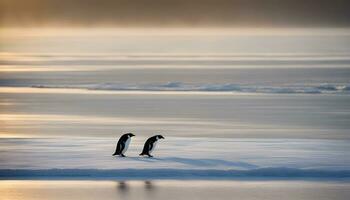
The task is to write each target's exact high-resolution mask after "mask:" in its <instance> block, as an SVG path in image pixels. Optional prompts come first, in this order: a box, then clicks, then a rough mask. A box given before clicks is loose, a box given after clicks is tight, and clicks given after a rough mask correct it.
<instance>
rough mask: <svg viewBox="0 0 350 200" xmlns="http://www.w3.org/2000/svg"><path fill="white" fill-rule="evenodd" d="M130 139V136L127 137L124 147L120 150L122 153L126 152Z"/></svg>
mask: <svg viewBox="0 0 350 200" xmlns="http://www.w3.org/2000/svg"><path fill="white" fill-rule="evenodd" d="M130 141H131V138H128V139H127V140H126V142H125V146H124V149H123V150H122V153H123V154H124V153H125V152H126V150H128V148H129V144H130Z"/></svg>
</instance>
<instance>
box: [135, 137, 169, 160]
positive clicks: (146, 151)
mask: <svg viewBox="0 0 350 200" xmlns="http://www.w3.org/2000/svg"><path fill="white" fill-rule="evenodd" d="M159 139H164V137H163V136H162V135H155V136H153V137H150V138H148V139H147V140H146V142H145V145H144V146H143V150H142V153H140V156H144V155H146V156H148V157H153V156H152V155H151V153H152V151H153V150H154V148H155V147H156V144H157V141H158V140H159Z"/></svg>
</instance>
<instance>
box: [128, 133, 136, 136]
mask: <svg viewBox="0 0 350 200" xmlns="http://www.w3.org/2000/svg"><path fill="white" fill-rule="evenodd" d="M127 135H128V136H129V137H134V136H135V135H134V134H132V133H127Z"/></svg>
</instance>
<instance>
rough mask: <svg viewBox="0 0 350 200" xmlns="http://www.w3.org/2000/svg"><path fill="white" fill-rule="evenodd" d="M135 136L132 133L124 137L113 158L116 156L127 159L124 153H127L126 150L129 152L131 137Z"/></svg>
mask: <svg viewBox="0 0 350 200" xmlns="http://www.w3.org/2000/svg"><path fill="white" fill-rule="evenodd" d="M133 136H135V135H134V134H132V133H127V134H124V135H122V136H121V137H120V138H119V140H118V143H117V147H116V148H115V152H114V154H113V156H115V155H120V156H122V157H125V155H124V153H125V152H126V150H128V147H129V144H130V141H131V137H133Z"/></svg>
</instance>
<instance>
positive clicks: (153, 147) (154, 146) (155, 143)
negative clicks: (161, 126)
mask: <svg viewBox="0 0 350 200" xmlns="http://www.w3.org/2000/svg"><path fill="white" fill-rule="evenodd" d="M156 146H157V141H155V142H154V143H153V146H152V148H151V149H150V150H149V153H152V151H153V150H154V149H155V148H156Z"/></svg>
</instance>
